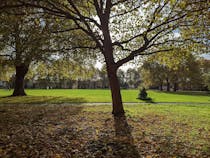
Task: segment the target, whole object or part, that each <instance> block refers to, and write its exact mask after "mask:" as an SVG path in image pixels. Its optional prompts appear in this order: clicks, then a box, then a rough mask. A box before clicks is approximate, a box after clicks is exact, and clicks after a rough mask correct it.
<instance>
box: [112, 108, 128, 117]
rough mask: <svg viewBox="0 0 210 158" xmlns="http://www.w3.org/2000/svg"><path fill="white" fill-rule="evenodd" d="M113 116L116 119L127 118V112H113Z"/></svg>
mask: <svg viewBox="0 0 210 158" xmlns="http://www.w3.org/2000/svg"><path fill="white" fill-rule="evenodd" d="M112 114H113V115H114V116H115V117H122V116H125V111H124V110H121V111H118V112H115V111H112Z"/></svg>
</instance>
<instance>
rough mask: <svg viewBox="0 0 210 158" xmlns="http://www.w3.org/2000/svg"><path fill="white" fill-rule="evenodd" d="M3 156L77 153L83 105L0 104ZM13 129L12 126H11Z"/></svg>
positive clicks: (67, 155)
mask: <svg viewBox="0 0 210 158" xmlns="http://www.w3.org/2000/svg"><path fill="white" fill-rule="evenodd" d="M0 109H1V110H5V111H6V112H5V113H3V114H1V115H0V131H1V134H3V135H1V136H2V137H1V138H0V140H1V143H0V147H1V148H3V149H4V152H0V157H74V156H73V155H74V146H75V144H73V143H74V142H75V140H77V139H79V138H80V136H79V135H78V129H77V128H76V125H77V123H78V122H77V121H76V120H75V119H73V118H75V116H77V115H78V114H79V113H80V112H81V111H82V109H83V108H82V107H81V106H71V107H69V106H60V105H59V106H27V105H20V106H12V107H10V108H9V109H8V106H1V107H0ZM11 129H12V130H11Z"/></svg>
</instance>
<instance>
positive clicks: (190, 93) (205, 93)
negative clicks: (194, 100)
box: [155, 91, 210, 96]
mask: <svg viewBox="0 0 210 158" xmlns="http://www.w3.org/2000/svg"><path fill="white" fill-rule="evenodd" d="M155 92H157V93H165V94H177V95H192V96H210V92H207V91H176V92H173V91H170V92H168V91H155Z"/></svg>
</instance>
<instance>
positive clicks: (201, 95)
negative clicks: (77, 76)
mask: <svg viewBox="0 0 210 158" xmlns="http://www.w3.org/2000/svg"><path fill="white" fill-rule="evenodd" d="M26 93H27V95H28V96H26V97H14V98H10V97H6V96H9V95H11V94H12V90H10V91H9V90H2V89H1V90H0V103H48V102H49V103H64V102H67V103H69V102H73V103H75V102H111V93H110V90H108V89H94V90H90V89H53V90H44V89H33V90H32V89H27V90H26ZM121 93H122V98H123V102H142V101H141V100H139V99H137V97H138V93H139V90H121ZM148 96H149V97H150V98H152V101H153V102H190V103H210V94H207V93H205V92H196V93H193V92H176V93H172V92H170V93H166V92H160V91H151V90H150V91H148Z"/></svg>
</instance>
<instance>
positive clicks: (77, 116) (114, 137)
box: [0, 105, 210, 158]
mask: <svg viewBox="0 0 210 158" xmlns="http://www.w3.org/2000/svg"><path fill="white" fill-rule="evenodd" d="M96 108H97V107H96ZM164 119H165V118H164V117H162V116H158V115H155V116H148V117H131V116H127V118H126V117H120V118H114V117H112V115H111V114H110V113H109V112H100V111H98V112H97V111H96V112H93V111H86V110H85V108H84V107H82V106H64V105H59V106H56V105H48V106H47V105H45V106H41V105H39V106H34V105H33V106H31V105H18V106H17V105H16V106H8V105H7V106H0V157H17V158H18V157H21V158H24V157H32V158H36V157H37V158H38V157H42V158H45V157H52V158H60V157H69V158H72V157H73V158H94V157H95V158H103V157H104V158H115V157H116V158H140V157H145V158H151V157H167V158H168V157H199V158H200V157H206V158H207V157H210V155H209V153H210V148H209V143H208V138H209V135H208V131H206V130H205V129H200V132H201V133H200V138H199V139H200V143H196V144H193V143H192V141H188V140H187V138H186V135H183V136H180V135H177V132H178V131H179V132H183V133H187V132H188V131H187V130H191V129H190V127H189V125H186V124H175V123H174V122H172V123H171V124H168V127H167V129H166V126H164V127H163V126H162V125H161V124H162V122H163V121H164ZM180 130H181V131H180ZM196 139H197V138H196Z"/></svg>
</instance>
